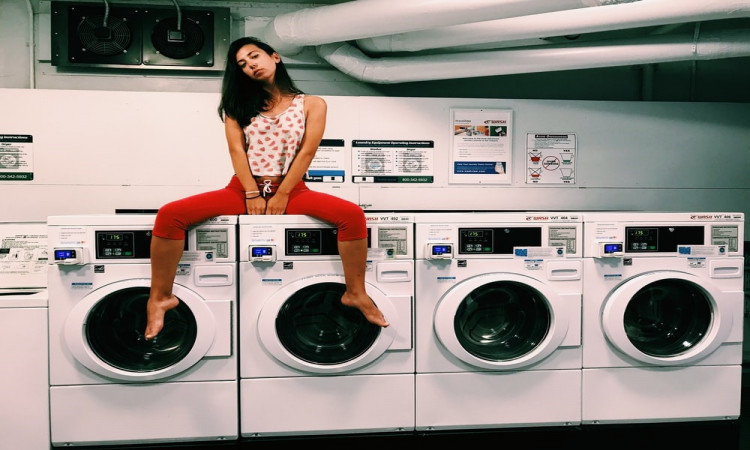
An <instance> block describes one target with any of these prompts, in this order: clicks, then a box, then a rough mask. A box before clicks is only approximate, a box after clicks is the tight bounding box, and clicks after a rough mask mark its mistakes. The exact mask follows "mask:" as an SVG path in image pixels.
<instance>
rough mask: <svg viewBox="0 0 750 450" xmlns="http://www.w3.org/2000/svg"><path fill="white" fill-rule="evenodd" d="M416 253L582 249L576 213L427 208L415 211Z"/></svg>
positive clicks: (513, 254) (554, 254) (514, 254)
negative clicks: (428, 210) (435, 210)
mask: <svg viewBox="0 0 750 450" xmlns="http://www.w3.org/2000/svg"><path fill="white" fill-rule="evenodd" d="M415 222H416V231H415V235H416V237H415V242H416V258H417V259H427V260H439V259H448V260H449V259H513V258H522V259H529V258H531V259H558V258H559V259H565V258H580V257H581V255H582V250H581V246H582V235H583V226H582V222H581V216H580V214H577V213H545V212H538V213H537V212H535V213H471V214H461V213H428V214H420V215H417V216H416V221H415Z"/></svg>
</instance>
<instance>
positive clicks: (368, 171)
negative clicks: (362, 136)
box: [352, 140, 435, 183]
mask: <svg viewBox="0 0 750 450" xmlns="http://www.w3.org/2000/svg"><path fill="white" fill-rule="evenodd" d="M434 150H435V142H434V141H410V140H392V141H388V140H354V141H352V169H353V174H352V175H353V176H352V181H353V182H354V183H432V182H433V180H434V178H435V177H434V175H433V172H434V163H433V161H434Z"/></svg>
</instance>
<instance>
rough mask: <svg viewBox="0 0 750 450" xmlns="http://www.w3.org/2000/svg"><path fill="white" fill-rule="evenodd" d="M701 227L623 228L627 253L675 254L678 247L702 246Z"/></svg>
mask: <svg viewBox="0 0 750 450" xmlns="http://www.w3.org/2000/svg"><path fill="white" fill-rule="evenodd" d="M704 237H705V236H704V230H703V227H702V226H657V227H625V251H626V252H629V253H654V252H662V253H663V252H676V251H677V246H678V245H703V242H704Z"/></svg>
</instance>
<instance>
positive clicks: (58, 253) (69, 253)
mask: <svg viewBox="0 0 750 450" xmlns="http://www.w3.org/2000/svg"><path fill="white" fill-rule="evenodd" d="M75 257H76V251H75V250H69V249H66V250H55V260H62V259H71V258H75Z"/></svg>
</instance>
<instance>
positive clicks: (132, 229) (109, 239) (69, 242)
mask: <svg viewBox="0 0 750 450" xmlns="http://www.w3.org/2000/svg"><path fill="white" fill-rule="evenodd" d="M155 217H156V216H155V215H153V214H100V215H78V216H50V217H49V222H48V224H49V227H48V230H49V254H50V258H51V259H50V262H51V263H52V264H58V265H83V264H89V263H94V262H96V263H109V264H118V263H119V264H134V263H148V262H149V260H150V256H151V255H150V253H151V250H150V247H151V233H152V228H153V224H154V219H155ZM236 236H237V216H218V217H214V218H211V219H208V220H206V221H204V222H201V223H199V224H196V225H194V226H191V227H190V228H188V230H187V232H186V236H185V247H184V249H183V250H184V252H183V255H182V259H181V262H185V263H187V262H191V263H195V262H201V263H211V262H236V261H237V244H236V242H237V239H236Z"/></svg>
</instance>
